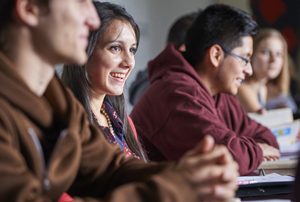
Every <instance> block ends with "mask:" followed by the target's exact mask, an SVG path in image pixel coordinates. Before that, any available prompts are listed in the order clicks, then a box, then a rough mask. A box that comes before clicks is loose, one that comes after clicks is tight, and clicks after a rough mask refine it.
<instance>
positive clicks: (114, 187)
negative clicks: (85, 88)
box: [0, 0, 238, 202]
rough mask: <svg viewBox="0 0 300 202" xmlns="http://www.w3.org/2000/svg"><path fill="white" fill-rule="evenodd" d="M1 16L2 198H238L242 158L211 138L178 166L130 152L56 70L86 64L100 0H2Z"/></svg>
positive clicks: (33, 201) (105, 201) (125, 201)
mask: <svg viewBox="0 0 300 202" xmlns="http://www.w3.org/2000/svg"><path fill="white" fill-rule="evenodd" d="M0 13H1V17H0V145H1V146H0V181H1V184H0V201H5V202H8V201H30V202H38V201H57V200H58V198H59V197H60V196H61V194H62V193H63V192H66V191H67V192H68V193H69V194H70V195H71V196H73V197H74V200H75V201H86V202H88V201H89V202H91V201H93V202H94V201H99V202H100V201H101V202H129V201H130V202H132V201H174V202H186V201H189V202H196V201H228V200H230V199H232V198H233V197H234V194H235V190H236V188H237V185H236V179H237V175H238V172H237V169H238V168H237V165H236V163H235V162H234V161H233V159H232V157H231V155H230V153H229V152H228V150H227V149H226V148H225V147H222V146H218V145H215V144H214V141H213V139H212V138H211V137H210V136H207V137H206V138H205V139H204V140H203V141H202V142H201V144H200V145H198V147H197V148H194V149H193V150H191V151H190V152H189V153H187V154H186V155H185V157H183V158H182V159H181V160H179V162H178V163H164V164H156V163H151V164H145V163H144V162H143V161H140V160H138V159H135V158H125V155H124V154H123V152H121V151H120V149H119V148H116V147H115V146H112V145H111V144H108V143H107V141H106V140H105V139H104V135H103V131H102V130H99V128H98V127H95V126H94V125H92V124H90V122H89V119H88V116H87V115H86V113H85V111H84V109H83V107H82V106H81V105H80V104H79V102H78V101H77V100H76V99H75V97H74V96H73V95H72V93H71V92H70V91H69V90H67V89H66V88H65V87H64V86H63V85H62V83H61V82H60V80H59V79H58V77H57V76H55V68H54V67H55V64H60V63H78V64H81V65H83V64H84V63H86V61H87V54H86V51H85V50H86V47H87V42H88V33H89V30H93V29H96V28H97V27H98V26H99V24H100V21H99V18H98V16H97V13H96V11H95V8H94V6H93V4H92V1H89V0H86V1H74V0H48V1H44V0H34V1H32V0H15V1H11V0H2V1H1V6H0ZM74 70H75V69H74ZM75 71H76V70H75Z"/></svg>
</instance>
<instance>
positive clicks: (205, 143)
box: [193, 135, 215, 153]
mask: <svg viewBox="0 0 300 202" xmlns="http://www.w3.org/2000/svg"><path fill="white" fill-rule="evenodd" d="M214 146H215V141H214V139H213V138H212V136H210V135H205V136H204V138H203V139H202V140H201V142H200V143H199V144H198V145H197V146H196V147H195V148H194V149H193V153H208V152H210V151H212V150H213V148H214Z"/></svg>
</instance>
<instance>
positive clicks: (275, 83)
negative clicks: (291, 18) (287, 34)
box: [238, 28, 297, 113]
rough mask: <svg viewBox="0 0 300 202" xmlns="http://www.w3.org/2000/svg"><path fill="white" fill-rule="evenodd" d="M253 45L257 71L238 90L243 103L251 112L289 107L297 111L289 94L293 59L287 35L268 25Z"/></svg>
mask: <svg viewBox="0 0 300 202" xmlns="http://www.w3.org/2000/svg"><path fill="white" fill-rule="evenodd" d="M253 47H254V48H253V56H252V58H251V60H252V61H251V64H252V68H253V75H252V76H250V77H249V78H247V79H246V80H245V82H244V83H243V85H242V86H241V88H240V89H239V92H238V98H239V100H240V102H241V104H242V106H243V107H244V108H245V110H246V111H247V112H258V113H263V112H264V111H265V110H268V109H276V108H284V107H289V108H290V109H291V110H292V111H293V112H294V113H295V112H296V111H297V105H296V103H295V102H294V100H293V98H292V97H291V96H290V95H289V94H290V93H289V88H290V72H289V64H288V63H289V59H288V51H287V43H286V41H285V39H284V37H283V36H282V35H281V34H280V32H279V31H277V30H275V29H270V28H264V29H261V30H259V32H258V34H257V36H256V37H255V38H254V44H253Z"/></svg>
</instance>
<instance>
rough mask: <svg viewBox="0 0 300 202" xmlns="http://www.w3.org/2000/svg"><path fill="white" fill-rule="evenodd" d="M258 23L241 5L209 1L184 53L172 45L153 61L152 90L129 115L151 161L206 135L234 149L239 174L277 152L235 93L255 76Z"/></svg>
mask: <svg viewBox="0 0 300 202" xmlns="http://www.w3.org/2000/svg"><path fill="white" fill-rule="evenodd" d="M256 27H257V25H256V23H255V21H253V20H252V19H251V17H250V16H249V15H248V14H246V13H245V12H243V11H241V10H239V9H236V8H233V7H230V6H227V5H212V6H209V7H207V8H206V9H205V10H203V11H201V13H200V14H199V15H198V16H197V18H196V19H195V21H194V23H193V24H192V26H191V27H190V29H189V31H188V33H187V37H186V42H185V45H186V51H185V52H184V53H183V54H182V53H181V52H179V51H177V50H176V49H175V48H174V46H172V45H169V46H168V47H167V48H166V49H165V50H164V51H163V52H162V53H160V55H159V56H157V58H155V59H154V60H153V61H151V62H150V63H149V76H150V82H151V85H150V88H149V89H148V90H147V91H146V93H145V94H144V96H143V97H142V98H141V100H140V101H139V102H138V103H137V105H136V106H135V107H134V109H133V111H132V113H131V116H132V118H133V120H134V122H135V124H136V128H137V132H138V134H139V135H141V137H142V140H143V143H144V144H145V148H146V149H147V151H148V155H149V158H150V159H151V160H176V159H179V158H180V157H181V156H182V155H183V154H184V153H185V152H186V151H187V150H189V149H191V148H193V147H194V146H195V145H196V144H197V143H198V142H199V141H200V140H201V139H202V138H203V134H206V133H208V134H211V135H212V136H213V137H214V139H215V141H216V142H217V143H220V144H223V145H225V146H226V147H227V148H228V149H229V151H230V152H231V154H232V155H233V157H234V159H235V160H236V161H237V162H238V164H239V171H240V174H241V175H245V174H249V173H251V172H252V171H254V170H255V169H256V168H257V167H258V166H259V165H260V164H261V162H262V161H263V160H274V159H277V158H279V155H280V154H279V150H278V144H277V142H276V139H275V137H274V136H273V135H272V133H271V131H270V130H268V129H267V128H265V127H263V126H262V125H260V124H258V123H257V122H255V121H253V120H251V119H250V118H249V117H248V116H247V113H246V112H245V111H244V110H243V108H242V107H241V105H240V103H239V101H238V100H237V98H236V96H235V95H236V94H237V91H238V88H239V87H240V86H241V84H242V82H243V81H244V79H245V78H246V77H247V76H249V75H251V74H252V68H251V64H250V63H249V62H250V57H251V55H252V45H253V38H252V37H253V36H254V34H255V32H256Z"/></svg>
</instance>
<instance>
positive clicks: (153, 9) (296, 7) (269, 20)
mask: <svg viewBox="0 0 300 202" xmlns="http://www.w3.org/2000/svg"><path fill="white" fill-rule="evenodd" d="M108 2H112V3H117V4H120V5H122V6H123V7H125V8H126V10H127V11H128V12H129V13H130V14H132V15H133V17H134V19H135V20H136V22H137V23H138V25H139V26H140V29H141V39H140V46H139V49H138V52H137V55H136V66H135V69H134V70H133V72H132V74H131V76H130V77H129V79H128V81H127V85H126V89H125V96H126V97H128V88H129V86H130V84H131V83H132V81H133V80H134V79H135V78H136V74H137V72H138V71H139V70H142V69H145V68H146V66H147V63H148V61H149V60H151V59H153V58H154V57H155V56H156V55H157V54H158V53H159V52H160V51H161V50H163V48H164V47H165V44H166V37H167V32H168V29H169V27H170V26H171V24H172V23H173V21H174V20H175V19H177V18H178V17H179V16H181V15H183V14H186V13H189V12H193V11H197V10H198V9H199V8H202V9H203V8H205V7H206V6H208V5H210V4H213V3H224V4H229V5H233V6H235V7H238V8H240V9H243V10H245V11H247V12H249V13H251V14H252V15H253V17H254V18H255V19H256V21H257V22H258V24H259V25H260V26H261V27H273V28H276V29H278V30H280V31H281V33H282V34H283V35H284V37H285V38H286V40H287V42H288V47H289V53H290V55H291V56H292V58H293V61H294V63H295V70H296V72H295V73H294V75H296V77H300V70H299V65H300V51H299V47H300V40H299V39H300V1H297V0H296V1H295V0H185V1H183V0H108ZM299 80H300V79H299ZM127 103H129V102H127ZM128 110H129V111H130V110H131V106H130V105H129V104H128Z"/></svg>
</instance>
